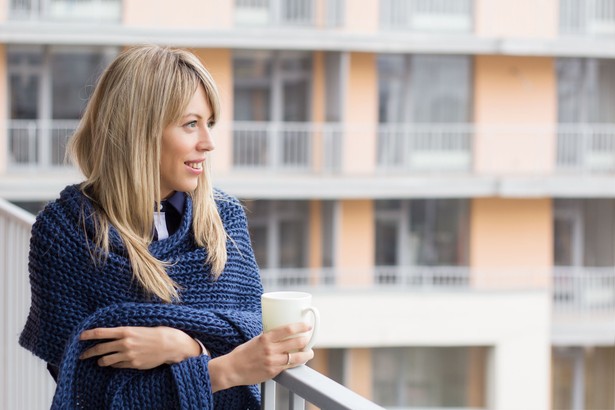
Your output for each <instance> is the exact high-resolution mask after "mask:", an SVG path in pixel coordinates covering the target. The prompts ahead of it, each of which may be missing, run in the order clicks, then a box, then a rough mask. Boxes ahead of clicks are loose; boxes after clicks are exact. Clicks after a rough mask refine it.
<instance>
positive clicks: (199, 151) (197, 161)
mask: <svg viewBox="0 0 615 410" xmlns="http://www.w3.org/2000/svg"><path fill="white" fill-rule="evenodd" d="M211 116H212V114H211V108H210V107H209V104H208V103H207V99H206V98H205V89H204V88H203V86H202V85H199V87H198V89H197V90H196V92H195V93H194V95H193V96H192V99H191V100H190V102H189V103H188V106H187V107H186V109H185V111H184V112H183V115H182V117H181V119H180V120H179V121H178V122H177V123H171V124H169V125H168V126H167V127H166V128H165V129H164V131H163V132H162V146H161V152H160V194H161V195H162V198H166V197H168V196H169V195H171V194H172V193H173V191H180V192H191V191H194V190H195V189H196V187H197V184H198V177H199V175H201V174H202V173H203V172H204V169H205V157H206V154H207V152H209V151H211V150H213V149H214V142H213V139H212V136H211V130H210V125H211Z"/></svg>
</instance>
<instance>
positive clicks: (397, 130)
mask: <svg viewBox="0 0 615 410" xmlns="http://www.w3.org/2000/svg"><path fill="white" fill-rule="evenodd" d="M473 138H474V126H472V125H471V124H451V125H447V124H424V125H419V124H382V125H380V126H379V127H378V142H377V144H376V146H377V150H378V153H377V166H378V170H380V171H404V172H407V171H470V170H471V168H472V141H473Z"/></svg>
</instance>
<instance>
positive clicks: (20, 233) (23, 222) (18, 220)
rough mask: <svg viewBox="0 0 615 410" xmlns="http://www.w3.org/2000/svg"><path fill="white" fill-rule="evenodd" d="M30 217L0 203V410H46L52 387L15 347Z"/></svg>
mask: <svg viewBox="0 0 615 410" xmlns="http://www.w3.org/2000/svg"><path fill="white" fill-rule="evenodd" d="M33 222H34V216H32V215H31V214H29V213H27V212H26V211H24V210H22V209H21V208H18V207H16V206H15V205H12V204H11V203H9V202H7V201H5V200H3V199H0V292H1V294H2V298H1V299H0V318H1V320H2V326H1V327H2V335H1V336H0V408H2V409H48V408H49V407H50V405H51V398H52V397H53V392H54V390H55V383H54V382H53V379H52V378H51V376H49V373H48V372H47V369H46V368H45V366H44V363H43V362H42V361H41V360H40V359H38V358H36V357H35V356H34V355H32V354H31V353H30V352H28V351H26V350H25V349H23V348H21V347H19V346H18V343H17V341H18V337H19V333H20V332H21V329H22V328H23V325H24V324H25V323H26V317H27V315H28V311H29V308H30V284H29V281H28V267H27V263H28V250H29V246H30V244H29V242H30V229H31V226H32V223H33Z"/></svg>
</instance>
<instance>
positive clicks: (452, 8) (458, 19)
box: [380, 0, 474, 33]
mask: <svg viewBox="0 0 615 410" xmlns="http://www.w3.org/2000/svg"><path fill="white" fill-rule="evenodd" d="M472 5H473V1H472V0H381V1H380V27H381V28H382V29H383V30H405V31H438V32H446V31H452V32H466V33H469V32H471V31H472V26H473V14H474V12H473V6H472Z"/></svg>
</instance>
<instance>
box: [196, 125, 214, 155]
mask: <svg viewBox="0 0 615 410" xmlns="http://www.w3.org/2000/svg"><path fill="white" fill-rule="evenodd" d="M215 148H216V145H215V144H214V139H213V135H212V133H211V129H210V128H209V127H205V128H204V129H203V130H202V131H201V134H200V135H199V142H198V145H197V149H198V150H199V151H213V150H214V149H215Z"/></svg>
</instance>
